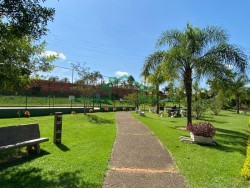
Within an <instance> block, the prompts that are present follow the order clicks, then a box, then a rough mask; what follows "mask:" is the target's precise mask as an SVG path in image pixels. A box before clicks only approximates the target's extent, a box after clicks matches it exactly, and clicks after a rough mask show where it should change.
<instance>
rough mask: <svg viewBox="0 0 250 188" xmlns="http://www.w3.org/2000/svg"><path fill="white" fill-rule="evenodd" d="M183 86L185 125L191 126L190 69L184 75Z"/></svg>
mask: <svg viewBox="0 0 250 188" xmlns="http://www.w3.org/2000/svg"><path fill="white" fill-rule="evenodd" d="M184 84H185V90H186V97H187V125H188V124H189V123H191V124H192V69H191V68H187V69H186V70H185V73H184Z"/></svg>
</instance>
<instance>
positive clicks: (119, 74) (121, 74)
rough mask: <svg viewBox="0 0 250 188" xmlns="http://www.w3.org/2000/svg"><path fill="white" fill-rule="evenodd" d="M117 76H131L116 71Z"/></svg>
mask: <svg viewBox="0 0 250 188" xmlns="http://www.w3.org/2000/svg"><path fill="white" fill-rule="evenodd" d="M115 75H116V76H129V75H128V73H127V72H122V71H116V72H115Z"/></svg>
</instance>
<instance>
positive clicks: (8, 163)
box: [0, 149, 50, 187]
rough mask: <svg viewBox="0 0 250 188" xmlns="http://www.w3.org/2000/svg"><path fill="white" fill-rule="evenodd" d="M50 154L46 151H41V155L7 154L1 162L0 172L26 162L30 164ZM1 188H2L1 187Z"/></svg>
mask: <svg viewBox="0 0 250 188" xmlns="http://www.w3.org/2000/svg"><path fill="white" fill-rule="evenodd" d="M49 154H50V153H49V152H47V151H45V150H42V149H41V150H40V153H39V154H30V155H28V154H27V153H24V152H9V153H5V154H4V155H5V160H1V162H0V172H1V171H2V170H4V169H7V168H10V167H13V166H18V165H21V164H23V163H26V162H30V161H32V160H34V159H37V158H40V157H43V156H45V155H49ZM0 184H1V183H0ZM0 187H1V186H0Z"/></svg>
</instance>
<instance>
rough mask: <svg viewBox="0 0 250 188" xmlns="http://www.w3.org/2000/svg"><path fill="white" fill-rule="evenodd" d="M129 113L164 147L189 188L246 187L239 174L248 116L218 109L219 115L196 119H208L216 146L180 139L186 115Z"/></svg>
mask: <svg viewBox="0 0 250 188" xmlns="http://www.w3.org/2000/svg"><path fill="white" fill-rule="evenodd" d="M133 115H134V116H135V117H136V118H137V119H139V120H140V121H142V122H143V123H144V124H146V125H147V126H148V128H150V129H151V130H152V131H153V132H154V134H155V135H156V136H157V137H158V138H159V139H160V140H161V142H162V143H163V144H164V145H165V146H166V147H167V148H168V150H169V151H170V153H171V154H172V156H173V158H174V161H175V163H176V166H177V168H178V169H179V171H180V173H181V174H182V175H183V176H184V177H185V178H186V180H187V183H188V185H189V187H191V188H206V187H207V188H210V187H223V188H224V187H227V188H236V187H239V188H244V187H248V185H249V184H248V182H247V181H246V180H245V179H244V178H243V177H241V175H240V172H241V168H242V167H243V164H244V160H245V155H246V143H247V140H248V136H249V128H248V125H247V122H248V118H249V116H248V115H246V114H239V115H237V114H236V113H235V112H232V111H222V112H221V114H220V115H219V116H211V115H207V116H205V117H204V118H203V120H200V121H209V122H211V123H212V124H213V125H214V126H215V127H216V129H217V132H216V136H215V140H216V141H217V142H218V144H217V145H216V146H204V145H196V144H191V143H183V142H180V141H179V136H188V135H189V133H188V132H187V131H185V130H183V129H180V128H184V127H185V124H186V118H170V117H165V118H161V117H158V116H157V115H155V114H149V113H147V114H146V117H140V116H138V115H137V114H135V113H133Z"/></svg>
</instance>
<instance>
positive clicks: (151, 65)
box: [141, 51, 166, 114]
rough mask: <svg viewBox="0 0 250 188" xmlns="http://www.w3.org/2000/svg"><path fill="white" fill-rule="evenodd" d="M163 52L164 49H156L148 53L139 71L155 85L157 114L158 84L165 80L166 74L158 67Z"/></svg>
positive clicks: (157, 110)
mask: <svg viewBox="0 0 250 188" xmlns="http://www.w3.org/2000/svg"><path fill="white" fill-rule="evenodd" d="M164 54H165V52H164V51H157V52H155V53H153V54H151V55H149V56H148V57H147V59H146V61H145V63H144V65H143V68H142V72H141V76H142V77H143V78H144V79H146V80H147V81H148V82H150V83H151V84H153V85H155V92H156V104H157V108H156V113H157V114H159V86H160V84H162V83H163V82H165V81H166V75H165V74H164V73H163V71H162V69H161V67H160V65H161V64H162V60H163V58H164Z"/></svg>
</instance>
